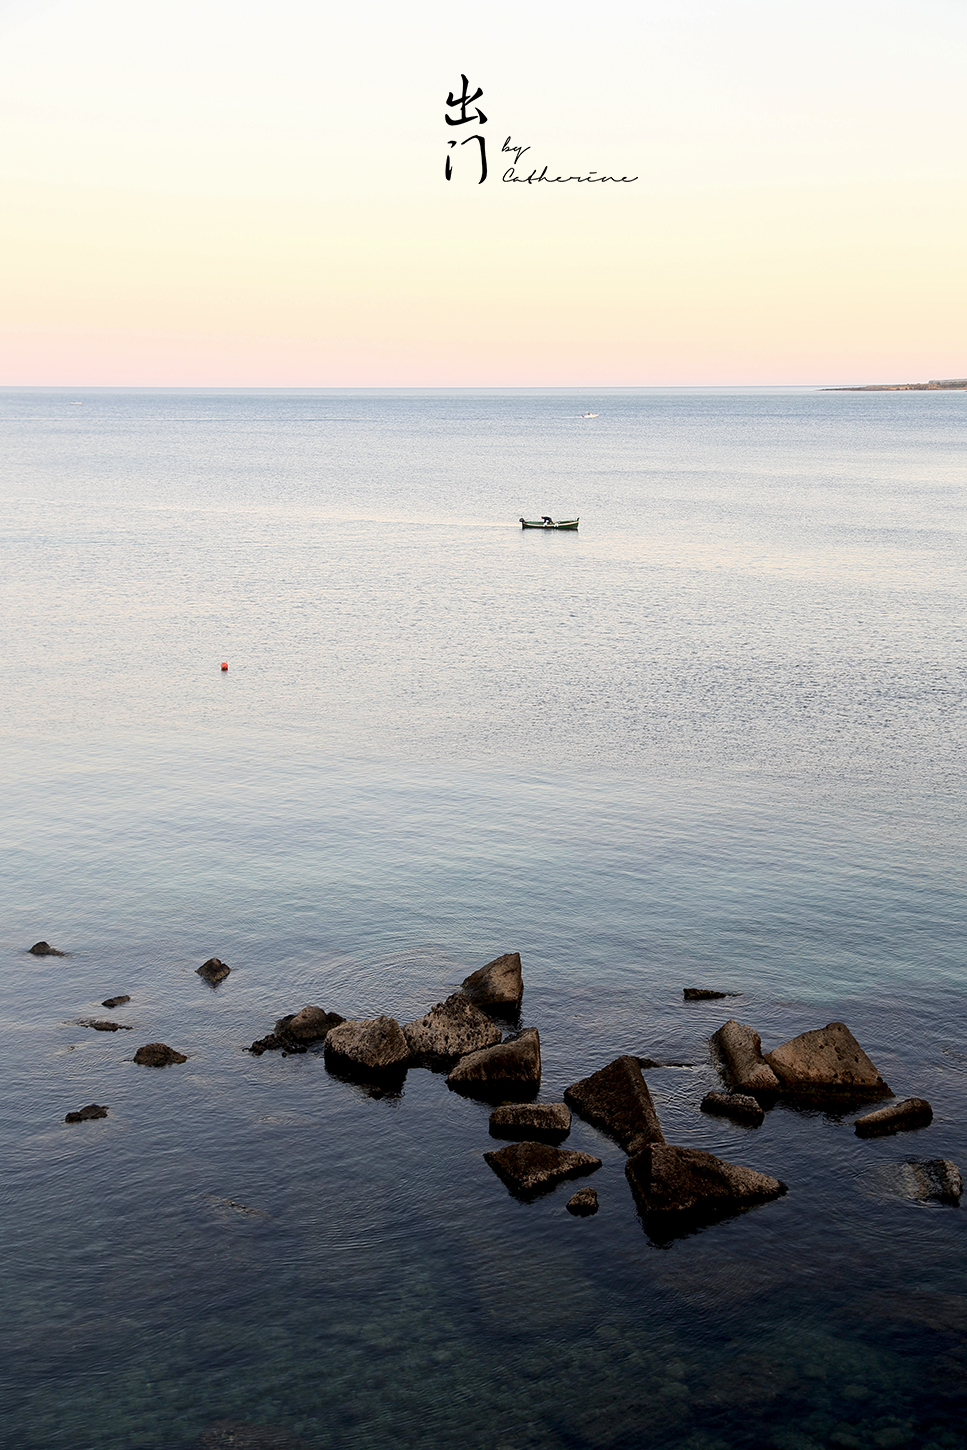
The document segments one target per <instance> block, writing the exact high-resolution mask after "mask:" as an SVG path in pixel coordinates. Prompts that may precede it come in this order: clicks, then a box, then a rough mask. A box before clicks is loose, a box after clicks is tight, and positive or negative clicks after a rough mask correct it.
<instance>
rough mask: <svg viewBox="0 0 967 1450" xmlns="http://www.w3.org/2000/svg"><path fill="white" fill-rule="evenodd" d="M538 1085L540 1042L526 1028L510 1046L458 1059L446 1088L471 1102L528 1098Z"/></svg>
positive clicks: (489, 1048) (531, 1030) (483, 1049)
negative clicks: (482, 1099)
mask: <svg viewBox="0 0 967 1450" xmlns="http://www.w3.org/2000/svg"><path fill="white" fill-rule="evenodd" d="M540 1085H541V1039H540V1036H539V1034H538V1031H537V1028H536V1027H528V1028H526V1029H525V1030H524V1031H523V1032H521V1033H519V1034H518V1035H517V1036H516V1037H515V1038H513V1039H512V1040H511V1041H510V1042H501V1043H499V1044H498V1045H497V1046H496V1047H484V1048H482V1049H481V1051H480V1052H470V1053H468V1054H467V1056H466V1057H461V1059H460V1061H459V1062H458V1063H457V1065H456V1067H454V1068H452V1069H451V1071H450V1073H449V1075H448V1077H447V1087H450V1088H453V1089H454V1090H455V1091H456V1092H459V1093H464V1094H466V1096H467V1097H473V1098H484V1099H493V1098H532V1097H534V1096H535V1095H536V1094H537V1091H538V1089H539V1088H540Z"/></svg>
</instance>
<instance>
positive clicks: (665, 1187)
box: [625, 1143, 786, 1218]
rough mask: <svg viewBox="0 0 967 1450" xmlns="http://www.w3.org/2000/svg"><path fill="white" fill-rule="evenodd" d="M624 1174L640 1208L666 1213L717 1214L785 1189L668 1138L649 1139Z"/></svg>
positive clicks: (763, 1176) (761, 1200)
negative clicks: (654, 1141) (678, 1146)
mask: <svg viewBox="0 0 967 1450" xmlns="http://www.w3.org/2000/svg"><path fill="white" fill-rule="evenodd" d="M625 1173H626V1175H627V1178H628V1182H629V1183H630V1185H631V1191H632V1193H633V1194H634V1196H635V1201H636V1203H637V1204H638V1207H639V1209H640V1210H641V1212H642V1213H643V1214H646V1215H658V1216H659V1217H664V1218H671V1217H687V1216H693V1217H697V1218H702V1217H718V1216H720V1215H724V1214H729V1213H733V1212H735V1211H736V1210H737V1209H740V1208H745V1207H747V1206H749V1205H751V1204H754V1203H764V1202H767V1201H768V1200H769V1199H771V1198H778V1197H779V1196H780V1194H783V1193H785V1192H786V1185H785V1184H784V1183H782V1182H780V1180H779V1179H778V1178H770V1177H769V1176H768V1174H765V1173H757V1172H756V1171H755V1170H754V1169H752V1168H743V1167H741V1166H740V1165H739V1164H737V1163H727V1162H725V1160H724V1159H722V1158H716V1157H715V1156H714V1154H712V1153H704V1152H702V1151H701V1150H700V1149H698V1148H676V1147H673V1146H672V1144H671V1143H649V1144H648V1146H647V1147H645V1148H643V1149H642V1150H641V1152H640V1153H636V1154H635V1155H634V1156H633V1157H631V1158H629V1159H628V1161H627V1163H626V1164H625Z"/></svg>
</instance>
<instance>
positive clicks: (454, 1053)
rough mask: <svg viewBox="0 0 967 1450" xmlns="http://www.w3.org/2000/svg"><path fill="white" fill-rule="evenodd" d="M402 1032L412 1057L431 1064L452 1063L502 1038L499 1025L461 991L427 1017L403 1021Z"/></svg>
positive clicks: (492, 1044) (435, 1008) (439, 1003)
mask: <svg viewBox="0 0 967 1450" xmlns="http://www.w3.org/2000/svg"><path fill="white" fill-rule="evenodd" d="M403 1033H404V1036H405V1037H406V1040H407V1042H408V1043H409V1047H410V1052H411V1053H412V1055H413V1057H414V1058H416V1059H418V1060H419V1061H421V1062H428V1063H448V1062H453V1061H455V1060H456V1058H458V1057H465V1056H466V1055H467V1053H468V1052H479V1051H480V1050H481V1048H484V1047H493V1046H494V1045H495V1044H496V1043H498V1042H499V1041H500V1038H501V1032H500V1028H499V1027H497V1026H495V1025H494V1023H493V1022H491V1020H490V1018H489V1017H488V1016H487V1015H486V1013H484V1012H482V1011H481V1010H480V1008H479V1007H475V1006H474V1004H473V1003H472V1002H471V1001H470V1000H469V998H467V997H466V996H464V994H463V993H462V992H455V993H454V994H453V996H452V997H448V998H447V1000H446V1001H445V1002H438V1003H437V1005H436V1006H435V1007H431V1009H430V1011H429V1012H427V1014H426V1016H425V1017H420V1018H418V1019H417V1020H416V1021H415V1022H406V1023H404V1025H403Z"/></svg>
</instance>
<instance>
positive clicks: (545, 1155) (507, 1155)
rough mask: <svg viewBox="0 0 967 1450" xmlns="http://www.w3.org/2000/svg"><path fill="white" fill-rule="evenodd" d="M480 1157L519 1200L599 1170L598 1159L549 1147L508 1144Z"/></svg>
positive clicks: (548, 1145) (544, 1144)
mask: <svg viewBox="0 0 967 1450" xmlns="http://www.w3.org/2000/svg"><path fill="white" fill-rule="evenodd" d="M484 1157H485V1158H486V1160H487V1162H488V1163H489V1164H490V1166H491V1168H492V1169H493V1170H494V1172H495V1173H496V1174H497V1177H498V1178H500V1179H502V1180H503V1181H504V1183H506V1185H507V1187H508V1188H509V1189H510V1190H511V1192H512V1193H516V1194H518V1195H519V1196H520V1197H522V1198H527V1197H530V1196H532V1195H533V1194H536V1193H542V1192H544V1190H545V1189H548V1188H553V1186H554V1184H555V1183H560V1182H561V1180H562V1179H564V1178H578V1177H580V1176H582V1175H583V1174H585V1173H593V1172H594V1170H595V1169H596V1168H600V1167H601V1159H600V1158H595V1157H594V1156H593V1155H592V1154H590V1153H574V1152H571V1151H570V1150H569V1149H567V1148H552V1147H551V1145H550V1143H511V1144H510V1146H509V1147H507V1148H497V1149H494V1150H493V1151H492V1152H490V1153H485V1154H484Z"/></svg>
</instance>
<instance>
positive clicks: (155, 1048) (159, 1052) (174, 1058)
mask: <svg viewBox="0 0 967 1450" xmlns="http://www.w3.org/2000/svg"><path fill="white" fill-rule="evenodd" d="M134 1060H135V1062H139V1063H140V1064H141V1066H142V1067H167V1066H168V1064H169V1063H172V1062H187V1061H188V1059H187V1057H186V1056H185V1054H184V1053H183V1052H175V1050H174V1048H173V1047H168V1046H167V1044H166V1043H164V1042H149V1043H147V1044H146V1046H144V1047H139V1048H138V1050H137V1052H136V1053H135V1054H134Z"/></svg>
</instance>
